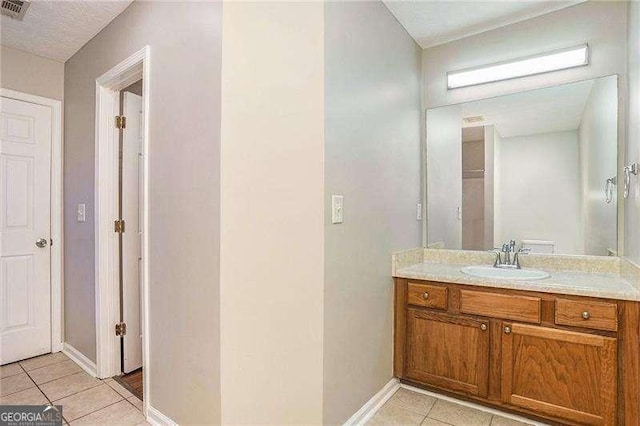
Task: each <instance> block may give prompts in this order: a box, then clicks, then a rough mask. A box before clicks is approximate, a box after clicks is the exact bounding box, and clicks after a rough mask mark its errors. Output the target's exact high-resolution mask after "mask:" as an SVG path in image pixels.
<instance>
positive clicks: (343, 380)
mask: <svg viewBox="0 0 640 426" xmlns="http://www.w3.org/2000/svg"><path fill="white" fill-rule="evenodd" d="M324 8H325V63H324V70H325V94H324V99H325V117H326V118H325V151H324V160H325V193H324V211H325V219H324V221H325V222H324V223H325V228H324V235H325V248H324V256H325V266H324V274H325V289H324V397H323V398H324V423H325V424H342V423H344V421H345V420H347V419H348V418H349V417H351V416H352V415H353V414H354V413H355V412H356V411H357V410H358V409H359V408H360V407H362V405H363V404H364V403H365V402H366V401H367V400H369V399H370V398H371V397H372V396H373V395H375V394H376V392H378V391H379V390H380V389H381V388H382V387H383V386H384V385H385V384H386V383H387V382H388V381H389V380H390V379H391V377H392V375H393V374H392V354H393V350H392V346H393V345H392V341H393V340H392V312H393V310H392V294H393V286H392V280H391V272H390V263H389V262H390V261H389V259H391V253H392V252H394V251H398V250H404V249H407V248H411V247H417V246H419V245H420V241H421V238H422V232H421V229H422V227H421V224H422V223H421V222H419V221H417V220H416V203H417V202H418V201H419V200H420V197H421V195H420V180H421V172H420V158H421V149H420V128H421V118H420V117H421V113H420V53H421V51H420V49H419V47H418V46H417V44H416V43H415V42H414V41H413V39H412V38H411V37H410V36H409V35H408V34H407V32H406V31H405V30H404V28H403V27H402V26H401V25H400V24H399V23H398V21H396V19H395V18H394V17H393V15H392V14H391V13H390V12H389V11H388V10H387V9H386V7H385V6H384V5H383V4H382V3H380V2H329V3H326V4H325V6H324ZM332 194H342V195H344V208H345V211H344V213H345V216H344V223H342V224H339V225H333V224H331V195H332Z"/></svg>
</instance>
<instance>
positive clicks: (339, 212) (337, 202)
mask: <svg viewBox="0 0 640 426" xmlns="http://www.w3.org/2000/svg"><path fill="white" fill-rule="evenodd" d="M342 222H344V197H343V196H342V195H332V196H331V223H333V224H336V223H342Z"/></svg>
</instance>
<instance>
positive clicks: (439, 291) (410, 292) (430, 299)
mask: <svg viewBox="0 0 640 426" xmlns="http://www.w3.org/2000/svg"><path fill="white" fill-rule="evenodd" d="M447 294H448V290H447V288H446V287H439V286H435V285H429V284H417V283H409V287H408V289H407V303H408V304H409V305H414V306H424V307H426V308H435V309H447Z"/></svg>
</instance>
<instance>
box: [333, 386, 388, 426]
mask: <svg viewBox="0 0 640 426" xmlns="http://www.w3.org/2000/svg"><path fill="white" fill-rule="evenodd" d="M399 388H400V382H399V381H398V379H395V378H394V379H391V380H389V382H388V383H387V384H386V385H384V387H383V388H382V389H380V391H378V393H377V394H375V395H373V397H372V398H371V399H370V400H369V401H367V402H366V403H365V404H364V405H363V406H362V408H360V409H359V410H358V411H356V413H355V414H354V415H353V416H351V418H350V419H349V420H347V421H346V422H345V423H344V424H345V425H349V426H350V425H362V424H365V423H366V422H367V421H368V420H369V419H370V418H371V417H372V416H373V415H374V414H375V413H376V411H378V410H379V409H380V407H382V405H384V403H385V402H387V400H388V399H389V398H391V397H392V396H393V394H394V393H395V392H396V391H397V390H398V389H399Z"/></svg>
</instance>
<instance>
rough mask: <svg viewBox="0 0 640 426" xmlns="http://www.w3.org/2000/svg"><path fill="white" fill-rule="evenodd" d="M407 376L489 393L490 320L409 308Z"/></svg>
mask: <svg viewBox="0 0 640 426" xmlns="http://www.w3.org/2000/svg"><path fill="white" fill-rule="evenodd" d="M405 376H406V377H407V378H408V379H412V380H415V381H418V382H421V383H425V384H429V385H433V386H436V387H439V388H443V389H448V390H452V391H458V392H464V393H468V394H470V395H477V396H482V397H486V395H487V385H488V379H489V331H488V321H481V320H477V319H474V318H469V317H464V316H451V315H449V314H445V313H434V312H429V311H423V310H417V309H408V312H407V347H406V369H405Z"/></svg>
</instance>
